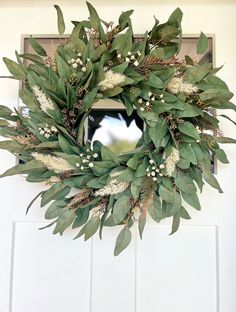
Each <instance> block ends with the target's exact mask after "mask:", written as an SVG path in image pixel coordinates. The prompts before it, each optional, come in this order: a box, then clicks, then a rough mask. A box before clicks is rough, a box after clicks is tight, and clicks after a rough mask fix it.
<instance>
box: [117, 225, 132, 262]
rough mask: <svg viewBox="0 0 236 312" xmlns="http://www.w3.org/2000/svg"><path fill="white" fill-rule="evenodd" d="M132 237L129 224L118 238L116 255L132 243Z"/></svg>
mask: <svg viewBox="0 0 236 312" xmlns="http://www.w3.org/2000/svg"><path fill="white" fill-rule="evenodd" d="M131 238H132V234H131V231H130V229H129V228H128V227H127V226H125V227H124V228H123V229H122V230H121V232H120V233H119V235H118V237H117V239H116V245H115V250H114V256H118V255H119V254H120V253H121V252H122V251H123V250H124V249H125V248H126V247H127V246H128V245H129V244H130V242H131Z"/></svg>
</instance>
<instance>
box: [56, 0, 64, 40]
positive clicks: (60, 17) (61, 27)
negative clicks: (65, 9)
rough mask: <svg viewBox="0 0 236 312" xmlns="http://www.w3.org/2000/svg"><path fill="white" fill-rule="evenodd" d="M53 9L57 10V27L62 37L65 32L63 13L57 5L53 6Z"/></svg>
mask: <svg viewBox="0 0 236 312" xmlns="http://www.w3.org/2000/svg"><path fill="white" fill-rule="evenodd" d="M54 8H55V9H56V10H57V27H58V32H59V34H60V35H63V34H64V32H65V22H64V17H63V13H62V11H61V9H60V7H59V6H58V5H54Z"/></svg>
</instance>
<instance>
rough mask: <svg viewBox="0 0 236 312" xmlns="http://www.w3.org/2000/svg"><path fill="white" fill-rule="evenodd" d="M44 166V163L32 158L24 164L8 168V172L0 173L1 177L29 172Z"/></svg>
mask: <svg viewBox="0 0 236 312" xmlns="http://www.w3.org/2000/svg"><path fill="white" fill-rule="evenodd" d="M41 168H44V165H43V164H42V163H41V162H39V161H37V160H31V161H28V162H27V163H25V164H22V165H16V166H14V167H12V168H10V169H8V170H7V171H6V172H4V173H3V174H1V175H0V178H3V177H7V176H12V175H16V174H20V173H29V172H32V171H34V170H37V169H41Z"/></svg>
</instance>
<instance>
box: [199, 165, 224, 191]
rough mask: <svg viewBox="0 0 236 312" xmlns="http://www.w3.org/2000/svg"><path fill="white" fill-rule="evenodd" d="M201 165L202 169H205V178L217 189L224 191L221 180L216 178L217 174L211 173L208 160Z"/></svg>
mask: <svg viewBox="0 0 236 312" xmlns="http://www.w3.org/2000/svg"><path fill="white" fill-rule="evenodd" d="M201 167H202V171H203V178H204V180H205V181H206V182H207V183H208V184H209V185H211V186H212V187H214V188H215V189H217V190H218V191H219V193H223V191H222V189H221V187H220V185H219V182H218V181H217V179H216V178H215V176H214V175H213V174H212V173H211V171H210V167H209V164H208V162H202V163H201Z"/></svg>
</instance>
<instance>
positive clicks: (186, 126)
mask: <svg viewBox="0 0 236 312" xmlns="http://www.w3.org/2000/svg"><path fill="white" fill-rule="evenodd" d="M178 129H179V131H180V132H182V133H184V134H186V135H188V136H190V137H192V138H194V139H196V140H200V136H199V134H198V132H197V130H196V128H195V127H194V125H193V124H192V123H191V122H189V121H185V122H184V123H183V124H181V125H180V126H179V127H178Z"/></svg>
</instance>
